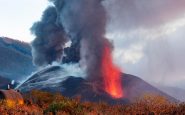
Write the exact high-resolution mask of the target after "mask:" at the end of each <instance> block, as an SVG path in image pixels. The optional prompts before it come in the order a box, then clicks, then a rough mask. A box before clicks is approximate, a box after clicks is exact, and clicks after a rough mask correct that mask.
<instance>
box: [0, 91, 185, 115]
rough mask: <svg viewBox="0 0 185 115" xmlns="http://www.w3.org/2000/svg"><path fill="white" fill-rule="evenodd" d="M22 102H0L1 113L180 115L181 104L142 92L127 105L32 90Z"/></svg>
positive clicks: (35, 114) (24, 114)
mask: <svg viewBox="0 0 185 115" xmlns="http://www.w3.org/2000/svg"><path fill="white" fill-rule="evenodd" d="M24 99H25V104H23V105H16V104H15V103H11V102H8V101H1V102H0V114H2V115H7V114H8V115H42V114H45V115H131V114H132V115H154V114H155V115H158V114H160V115H182V114H185V103H181V104H175V103H170V102H169V101H168V100H167V99H165V98H164V97H161V96H155V95H149V94H148V95H145V96H143V97H142V98H140V99H137V100H136V101H135V102H134V103H133V104H130V105H112V106H110V105H108V104H106V103H103V102H101V103H91V102H80V99H79V98H76V99H69V98H66V97H63V96H62V95H60V94H51V93H47V92H41V91H32V92H31V93H29V94H25V95H24Z"/></svg>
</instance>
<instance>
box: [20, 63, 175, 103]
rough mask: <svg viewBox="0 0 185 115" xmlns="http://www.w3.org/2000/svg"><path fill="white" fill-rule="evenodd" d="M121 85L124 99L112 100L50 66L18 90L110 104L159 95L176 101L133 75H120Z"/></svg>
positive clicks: (57, 67)
mask: <svg viewBox="0 0 185 115" xmlns="http://www.w3.org/2000/svg"><path fill="white" fill-rule="evenodd" d="M122 83H123V88H124V94H125V97H124V98H123V99H113V98H112V97H111V96H109V95H108V94H107V93H106V92H104V90H102V89H101V88H97V87H96V85H95V84H92V83H89V82H88V81H86V80H85V79H83V78H81V77H74V76H69V75H68V74H67V73H66V71H65V69H64V68H61V67H60V66H52V67H50V68H46V69H45V70H42V71H40V72H38V73H35V74H34V75H33V76H31V77H30V78H29V79H28V80H27V81H25V82H24V83H23V84H22V85H21V86H20V87H19V88H18V89H20V90H21V91H22V92H28V91H31V90H33V89H38V90H44V91H49V92H61V94H62V95H64V96H67V97H78V96H80V97H81V99H82V101H92V102H99V101H105V102H108V103H110V104H114V103H129V102H132V101H134V100H136V99H137V98H139V97H142V96H143V95H145V94H155V95H161V96H164V97H166V98H167V99H169V100H171V101H173V102H174V101H177V100H176V99H174V98H173V97H171V96H169V95H167V94H165V93H163V92H162V91H160V90H158V89H157V88H155V87H153V86H152V85H150V84H148V83H147V82H145V81H144V80H142V79H140V78H138V77H136V76H133V75H129V74H122Z"/></svg>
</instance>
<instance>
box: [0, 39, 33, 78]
mask: <svg viewBox="0 0 185 115" xmlns="http://www.w3.org/2000/svg"><path fill="white" fill-rule="evenodd" d="M0 55H1V56H0V76H3V77H5V78H8V79H11V80H16V81H20V80H22V79H25V77H26V76H28V75H30V74H31V73H32V72H33V71H34V70H35V67H34V66H33V64H32V56H31V48H30V46H29V44H28V43H24V42H20V41H17V40H13V39H10V38H5V37H0Z"/></svg>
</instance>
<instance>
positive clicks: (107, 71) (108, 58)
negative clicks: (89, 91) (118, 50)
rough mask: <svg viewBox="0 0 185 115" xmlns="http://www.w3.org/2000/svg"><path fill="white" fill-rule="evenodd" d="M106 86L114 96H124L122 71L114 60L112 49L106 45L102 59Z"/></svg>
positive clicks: (108, 91)
mask: <svg viewBox="0 0 185 115" xmlns="http://www.w3.org/2000/svg"><path fill="white" fill-rule="evenodd" d="M102 74H103V80H104V88H105V91H106V92H107V93H109V94H110V95H111V96H112V97H113V98H122V97H123V88H122V82H121V72H120V70H119V68H118V67H116V66H115V65H114V64H113V62H112V55H111V49H110V48H109V47H106V48H105V50H104V55H103V60H102Z"/></svg>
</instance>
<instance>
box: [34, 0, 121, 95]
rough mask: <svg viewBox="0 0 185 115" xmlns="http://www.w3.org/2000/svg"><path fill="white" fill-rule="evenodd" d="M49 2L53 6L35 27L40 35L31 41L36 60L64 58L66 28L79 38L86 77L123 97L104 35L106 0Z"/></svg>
mask: <svg viewBox="0 0 185 115" xmlns="http://www.w3.org/2000/svg"><path fill="white" fill-rule="evenodd" d="M50 1H51V2H53V4H54V7H51V8H48V9H47V10H46V11H45V12H44V15H43V18H42V21H41V22H38V23H36V24H35V25H34V26H33V29H32V30H33V32H34V34H35V35H36V36H37V38H36V39H35V41H34V42H33V43H32V46H33V53H34V54H36V56H35V59H34V60H35V61H34V62H35V63H36V64H38V65H43V64H50V63H51V62H52V61H54V60H58V59H61V55H62V50H63V48H62V46H63V45H64V43H65V41H66V40H65V37H64V36H65V35H64V32H63V29H62V28H64V31H65V33H66V34H67V35H68V36H69V38H70V39H71V41H72V43H74V42H79V41H80V42H79V43H80V45H81V46H80V56H81V60H80V64H81V65H82V66H83V67H84V68H85V69H86V72H87V79H88V80H89V81H91V82H93V83H95V84H98V85H99V87H103V88H104V90H105V91H106V92H107V93H109V94H110V95H112V96H113V97H118V98H120V97H122V91H120V90H122V88H121V80H120V71H119V69H117V68H116V67H115V66H114V65H113V63H112V58H111V53H112V44H111V43H110V42H109V40H108V39H106V38H105V37H104V36H105V31H106V29H105V26H106V21H107V20H106V11H105V8H104V7H103V5H102V1H103V0H50ZM109 82H110V84H109ZM118 90H119V91H118Z"/></svg>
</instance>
